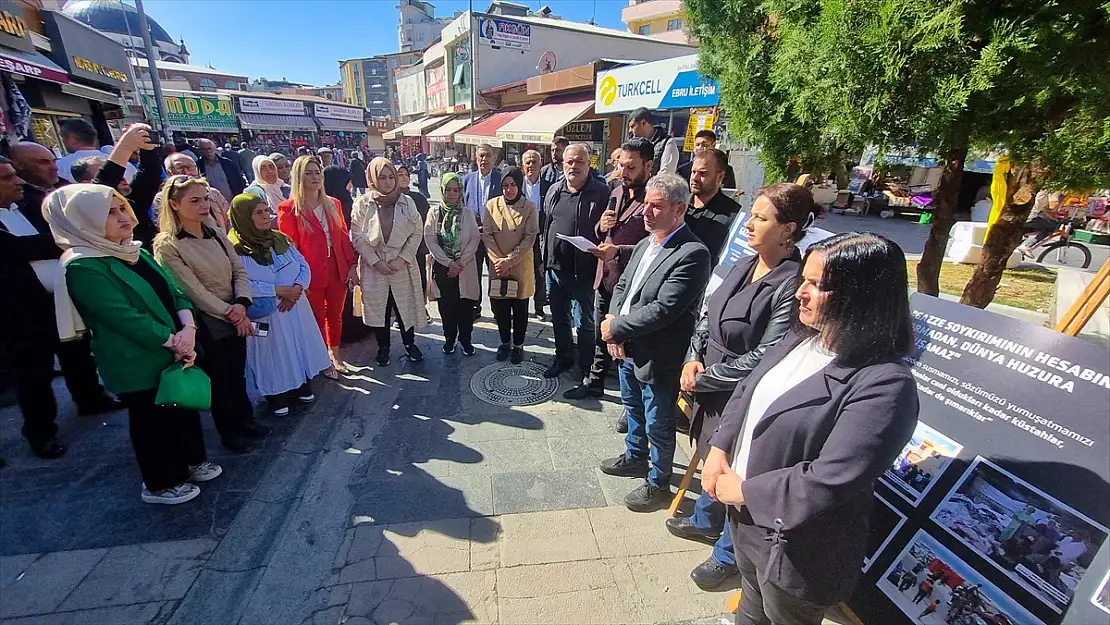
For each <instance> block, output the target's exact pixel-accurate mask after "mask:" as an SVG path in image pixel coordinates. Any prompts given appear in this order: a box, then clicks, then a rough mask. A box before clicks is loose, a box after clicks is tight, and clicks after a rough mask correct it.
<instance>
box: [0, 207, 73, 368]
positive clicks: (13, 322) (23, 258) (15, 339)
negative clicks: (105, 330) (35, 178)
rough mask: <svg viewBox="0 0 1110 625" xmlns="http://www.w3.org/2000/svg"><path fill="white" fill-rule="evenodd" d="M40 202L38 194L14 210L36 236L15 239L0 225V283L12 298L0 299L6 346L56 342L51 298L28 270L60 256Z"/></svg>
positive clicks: (1, 331)
mask: <svg viewBox="0 0 1110 625" xmlns="http://www.w3.org/2000/svg"><path fill="white" fill-rule="evenodd" d="M41 198H42V194H41V193H40V194H39V195H38V199H37V201H35V199H32V200H31V201H30V202H20V203H19V206H18V210H19V212H21V213H23V216H24V217H26V218H27V221H29V222H31V225H33V226H34V227H35V230H37V231H38V232H39V233H38V234H34V235H30V236H22V237H20V236H15V235H14V234H12V233H10V232H8V229H7V228H5V227H4V226H3V225H2V224H0V282H3V284H4V285H5V286H6V287H7V288H8V290H9V291H10V292H11V293H12V294H13V297H5V298H2V299H0V339H2V340H3V342H4V343H5V344H7V345H9V346H15V345H25V346H34V345H36V344H38V345H51V344H52V343H51V341H57V340H58V339H57V332H58V331H57V327H56V324H55V321H54V296H53V295H51V294H50V292H49V291H47V290H46V287H44V286H43V285H42V283H41V282H39V278H38V275H36V274H35V270H34V269H32V268H31V261H34V260H54V259H57V258H59V257H60V256H61V255H62V250H61V249H60V248H59V247H58V246H57V244H56V243H54V235H52V234H51V233H50V226H48V225H47V223H46V219H45V218H44V217H43V216H42V199H41ZM16 366H21V365H20V364H19V363H16Z"/></svg>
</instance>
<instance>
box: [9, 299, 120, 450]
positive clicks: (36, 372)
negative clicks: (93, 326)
mask: <svg viewBox="0 0 1110 625" xmlns="http://www.w3.org/2000/svg"><path fill="white" fill-rule="evenodd" d="M41 322H42V323H41V324H37V327H36V328H21V329H18V328H13V330H14V331H15V332H19V333H20V336H15V335H14V333H13V335H12V336H11V340H9V343H8V346H7V352H8V356H9V359H10V361H9V362H10V365H11V366H10V369H11V371H12V373H13V375H14V376H15V385H16V396H17V399H18V401H19V409H20V411H21V412H22V413H23V430H22V431H23V436H24V437H25V438H26V439H27V440H29V441H31V442H32V443H40V442H42V441H44V440H46V439H48V438H50V437H52V436H54V435H55V434H57V433H58V426H57V424H56V423H55V420H56V419H57V418H58V402H57V400H56V399H55V397H54V389H53V387H52V381H53V379H54V356H55V354H56V355H57V356H58V362H59V363H60V364H61V366H62V375H63V376H64V377H65V382H66V388H68V389H69V393H70V395H71V396H72V397H73V401H74V403H76V404H77V407H78V409H80V408H82V407H85V406H88V407H93V406H95V405H96V403H97V402H98V401H99V400H100V398H101V396H102V395H103V394H104V387H103V386H101V385H100V379H99V377H98V376H97V373H96V361H95V360H93V356H92V350H91V348H90V346H89V337H88V335H86V336H85V337H84V338H81V339H76V340H73V341H65V342H60V341H58V330H57V325H56V323H55V321H54V314H53V311H43V315H42V320H41ZM47 324H49V325H47Z"/></svg>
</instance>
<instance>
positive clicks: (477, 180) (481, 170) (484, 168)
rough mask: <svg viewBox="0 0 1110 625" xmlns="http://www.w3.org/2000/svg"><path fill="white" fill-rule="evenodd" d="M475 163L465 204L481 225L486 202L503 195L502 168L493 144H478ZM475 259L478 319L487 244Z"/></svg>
mask: <svg viewBox="0 0 1110 625" xmlns="http://www.w3.org/2000/svg"><path fill="white" fill-rule="evenodd" d="M474 163H475V164H477V165H478V171H472V172H470V173H469V174H467V175H465V176H463V184H462V187H463V204H465V205H466V207H467V208H469V209H470V210H471V211H473V213H474V219H476V220H477V221H478V226H479V227H480V226H481V225H482V214H483V213H485V210H486V202H488V201H490V200H492V199H493V198H495V197H501V170H499V169H494V167H493V146H491V145H489V144H486V143H483V144H482V145H480V146H478V151H477V152H475V153H474ZM475 260H476V261H477V264H478V302H477V303H476V304H475V305H474V318H475V319H477V318H478V317H481V316H482V290H483V289H482V286H481V285H482V271H483V268H484V267H485V266H486V246H485V245H484V244H482V243H479V244H478V253H477V254H476V255H475Z"/></svg>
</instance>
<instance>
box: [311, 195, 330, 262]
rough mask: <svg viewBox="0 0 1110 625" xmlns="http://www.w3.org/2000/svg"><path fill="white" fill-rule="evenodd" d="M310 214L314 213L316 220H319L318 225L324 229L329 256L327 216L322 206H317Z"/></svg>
mask: <svg viewBox="0 0 1110 625" xmlns="http://www.w3.org/2000/svg"><path fill="white" fill-rule="evenodd" d="M312 212H313V213H316V219H319V220H320V225H321V226H323V228H324V238H325V239H326V240H327V242H328V256H331V228H330V227H328V214H327V213H326V212H325V211H324V207H323V206H317V207H316V208H315V209H313V211H312Z"/></svg>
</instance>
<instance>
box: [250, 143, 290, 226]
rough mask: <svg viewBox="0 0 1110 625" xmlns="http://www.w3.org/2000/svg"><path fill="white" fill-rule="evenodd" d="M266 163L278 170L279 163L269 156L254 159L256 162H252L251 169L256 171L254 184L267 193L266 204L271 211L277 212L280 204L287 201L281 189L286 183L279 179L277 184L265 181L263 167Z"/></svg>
mask: <svg viewBox="0 0 1110 625" xmlns="http://www.w3.org/2000/svg"><path fill="white" fill-rule="evenodd" d="M264 163H269V164H271V165H273V166H274V168H275V169H276V168H277V163H275V162H274V161H273V159H271V158H270V157H269V156H266V155H259V156H256V157H254V160H253V161H251V168H252V169H254V184H256V185H258V186H259V187H261V188H262V190H263V191H265V192H266V203H267V204H269V205H270V210H271V211H275V212H276V211H277V207H278V204H281V203H282V202H284V201H285V195H284V194H282V192H281V187H282V185H283V184H284V183H283V182H282V181H281V178H278V179H277V182H275V183H273V184H270V183H269V182H266V181H265V180H263V179H262V165H263V164H264Z"/></svg>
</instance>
